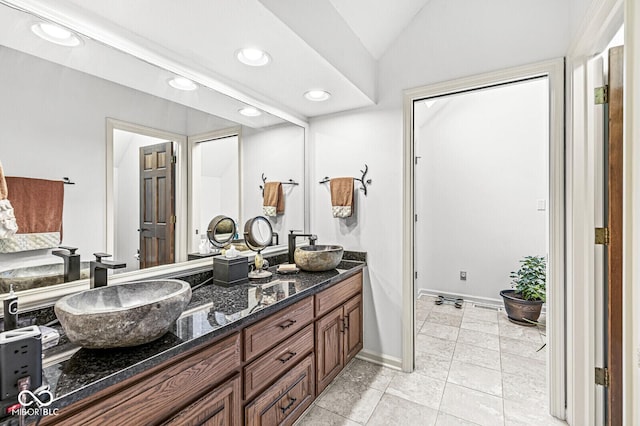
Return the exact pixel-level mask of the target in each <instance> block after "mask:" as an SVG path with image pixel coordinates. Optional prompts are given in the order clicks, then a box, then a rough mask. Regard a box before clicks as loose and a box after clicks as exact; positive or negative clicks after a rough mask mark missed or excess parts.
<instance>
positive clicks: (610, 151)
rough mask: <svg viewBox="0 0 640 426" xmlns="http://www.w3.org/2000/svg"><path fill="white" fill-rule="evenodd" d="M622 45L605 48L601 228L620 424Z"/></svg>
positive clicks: (615, 415) (611, 414)
mask: <svg viewBox="0 0 640 426" xmlns="http://www.w3.org/2000/svg"><path fill="white" fill-rule="evenodd" d="M623 69H624V64H623V47H622V46H618V47H614V48H611V49H610V50H609V85H608V86H609V89H608V106H609V108H608V119H609V120H608V121H609V125H608V130H609V132H608V133H609V137H608V140H607V144H606V152H607V154H606V157H605V158H607V164H606V177H605V181H606V184H605V191H606V192H605V203H606V205H605V209H606V210H605V227H606V229H608V234H609V238H608V245H607V251H606V265H605V268H606V286H607V289H606V295H607V302H606V311H607V312H606V316H605V320H606V352H607V354H606V356H607V372H608V386H607V388H606V393H607V397H606V400H607V401H606V405H607V406H606V418H607V424H608V425H610V426H617V425H622V390H623V374H622V273H623V272H622V244H623V234H622V232H623V231H622V194H623V193H622V190H623V188H622V176H623V170H622V165H623V162H622V129H623V122H622V95H623V84H622V83H623Z"/></svg>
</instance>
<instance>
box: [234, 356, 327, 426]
mask: <svg viewBox="0 0 640 426" xmlns="http://www.w3.org/2000/svg"><path fill="white" fill-rule="evenodd" d="M314 383H315V380H314V356H313V354H309V355H308V356H307V357H306V358H305V359H304V360H302V361H301V362H300V363H299V364H298V365H296V366H295V367H294V368H293V369H291V370H290V371H289V372H288V373H286V374H285V375H284V376H282V377H281V378H280V379H279V380H278V381H277V382H276V383H274V384H273V385H272V386H271V387H269V388H268V389H267V390H266V391H264V392H263V393H262V394H260V396H259V397H257V398H256V399H255V400H254V401H253V402H252V403H250V404H249V405H247V407H246V408H245V424H246V425H248V426H270V425H291V424H293V423H294V422H295V421H296V420H297V418H298V417H299V416H300V414H302V413H303V412H304V410H306V409H307V408H308V407H309V405H311V403H312V402H313V399H314V398H315V392H314Z"/></svg>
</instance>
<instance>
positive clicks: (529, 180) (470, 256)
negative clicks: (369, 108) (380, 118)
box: [415, 79, 549, 301]
mask: <svg viewBox="0 0 640 426" xmlns="http://www.w3.org/2000/svg"><path fill="white" fill-rule="evenodd" d="M548 90H549V89H548V84H547V80H546V79H539V80H535V81H529V82H525V83H518V84H513V85H509V86H502V87H498V88H493V89H489V90H482V91H475V92H469V93H465V94H460V95H455V96H450V97H444V98H439V99H438V100H437V101H436V103H435V104H433V105H432V106H431V107H427V106H426V105H425V103H424V102H420V103H417V104H416V107H415V122H416V123H417V124H418V128H417V129H416V136H415V140H416V144H415V149H416V151H415V152H416V155H417V156H419V157H421V159H420V160H419V162H418V165H417V166H416V169H415V173H416V175H415V176H416V186H415V193H416V213H417V214H418V218H419V219H418V222H417V223H416V247H415V248H416V263H415V265H416V266H415V268H416V271H417V272H418V279H417V280H416V290H421V289H422V290H428V291H430V292H446V293H454V294H457V295H471V296H476V297H481V298H489V299H495V300H497V301H499V300H500V297H499V292H500V290H504V289H506V288H510V282H511V279H510V278H509V274H510V272H511V271H514V270H516V269H517V268H518V267H519V262H518V261H519V259H521V258H522V257H524V256H528V255H540V256H542V255H546V225H545V215H546V211H545V210H542V211H540V210H538V205H537V203H538V200H542V201H543V202H544V203H545V204H546V203H547V199H548V197H547V191H548V178H547V175H548V167H547V158H548V157H547V144H548V141H549V125H548V121H549V120H548V116H549V109H548V93H549V92H548ZM460 271H466V272H467V280H466V281H462V280H460V276H459V275H460Z"/></svg>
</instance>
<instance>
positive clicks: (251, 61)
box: [236, 47, 271, 67]
mask: <svg viewBox="0 0 640 426" xmlns="http://www.w3.org/2000/svg"><path fill="white" fill-rule="evenodd" d="M236 58H238V60H239V61H240V62H242V63H243V64H245V65H250V66H252V67H261V66H263V65H267V64H268V63H269V61H270V60H271V57H270V56H269V54H268V53H267V52H264V51H262V50H260V49H255V48H253V47H246V48H244V49H240V50H238V51H237V52H236Z"/></svg>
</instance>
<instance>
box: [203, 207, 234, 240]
mask: <svg viewBox="0 0 640 426" xmlns="http://www.w3.org/2000/svg"><path fill="white" fill-rule="evenodd" d="M235 235H236V224H235V222H234V221H233V219H231V218H230V217H227V216H224V215H219V216H216V217H214V218H213V219H211V222H209V226H208V227H207V238H209V241H210V242H211V244H213V245H214V246H216V247H218V248H223V247H224V246H226V245H227V244H229V243H230V242H231V241H232V240H233V238H234V237H235Z"/></svg>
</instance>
